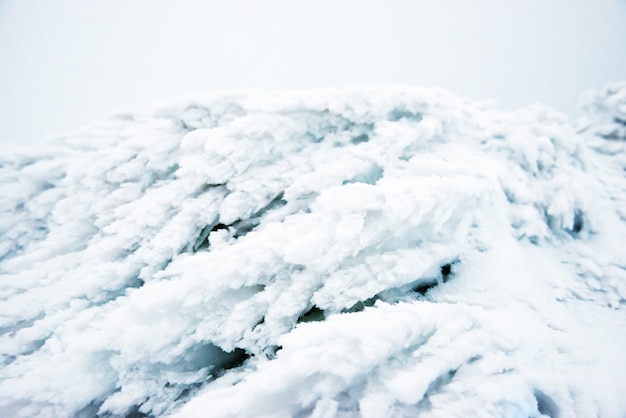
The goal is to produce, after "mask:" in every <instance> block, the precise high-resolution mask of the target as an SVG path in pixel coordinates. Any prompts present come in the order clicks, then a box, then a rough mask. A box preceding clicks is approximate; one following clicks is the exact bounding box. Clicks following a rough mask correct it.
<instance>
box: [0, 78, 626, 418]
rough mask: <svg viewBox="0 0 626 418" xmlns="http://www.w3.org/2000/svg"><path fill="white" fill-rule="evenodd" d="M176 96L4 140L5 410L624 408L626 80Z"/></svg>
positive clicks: (493, 412)
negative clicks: (522, 90) (576, 101)
mask: <svg viewBox="0 0 626 418" xmlns="http://www.w3.org/2000/svg"><path fill="white" fill-rule="evenodd" d="M587 103H588V105H587V108H588V109H589V111H588V113H587V116H585V117H584V118H583V119H581V120H579V121H576V122H575V123H570V122H569V121H568V119H567V118H566V117H564V116H563V115H561V114H559V113H556V112H554V111H552V110H551V109H549V108H546V107H544V106H540V105H534V106H531V107H528V108H524V109H521V110H519V111H515V112H501V111H498V110H497V109H495V108H493V105H491V104H489V103H477V102H473V101H470V100H467V99H461V98H459V97H456V96H454V95H451V94H449V93H447V92H445V91H441V90H434V89H415V88H407V87H360V88H352V89H344V90H327V91H317V92H303V93H292V94H281V95H276V94H274V95H269V94H261V93H245V94H244V93H242V94H232V95H222V96H214V97H205V98H199V99H195V100H191V99H190V100H179V101H177V102H174V103H169V104H164V105H161V106H160V107H158V108H156V109H154V110H153V111H151V112H149V113H146V114H141V115H120V116H118V117H115V118H113V119H111V120H109V121H107V122H106V123H104V124H103V125H101V126H98V127H94V128H93V129H92V130H90V131H86V132H84V133H83V134H80V135H76V136H73V137H65V138H61V139H59V140H58V141H57V142H56V143H52V144H48V145H47V146H45V147H42V148H41V149H38V150H36V151H33V152H30V153H29V154H22V155H13V156H8V157H7V156H1V157H0V186H1V187H2V193H1V194H0V298H1V299H0V300H1V302H0V327H1V328H0V332H1V336H0V354H1V357H0V361H1V363H0V364H1V367H0V412H1V413H0V415H2V416H16V417H31V416H32V417H35V416H37V417H42V416H43V417H46V416H50V417H63V416H83V417H87V416H96V415H99V416H144V415H154V416H160V415H168V414H173V415H176V416H180V417H193V416H202V417H205V416H211V417H212V416H280V417H284V416H315V417H322V416H326V417H330V416H364V417H382V416H389V417H392V416H394V417H395V416H407V415H408V416H415V415H417V414H420V416H441V417H452V416H459V417H467V416H507V417H508V416H511V417H517V416H540V415H541V414H544V415H548V416H561V417H568V416H585V417H587V416H608V417H612V416H615V417H620V416H623V415H624V414H626V401H624V399H623V397H622V394H623V393H624V392H625V391H626V360H625V358H624V356H623V354H622V347H624V344H625V343H626V317H625V316H624V302H625V300H626V253H625V250H624V237H625V236H626V222H625V220H626V197H625V196H626V181H625V179H624V169H625V168H626V157H625V155H626V154H625V150H624V147H625V144H626V135H625V129H626V128H625V127H626V122H625V121H626V118H625V115H626V84H616V85H612V86H609V87H607V88H606V89H605V90H604V91H601V92H597V93H595V95H589V96H588V97H587Z"/></svg>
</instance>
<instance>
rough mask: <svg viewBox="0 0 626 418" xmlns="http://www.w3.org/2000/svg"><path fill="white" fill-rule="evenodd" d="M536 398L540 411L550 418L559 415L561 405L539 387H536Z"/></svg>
mask: <svg viewBox="0 0 626 418" xmlns="http://www.w3.org/2000/svg"><path fill="white" fill-rule="evenodd" d="M534 395H535V399H536V400H537V409H538V410H539V413H540V414H542V415H545V416H548V417H550V418H558V417H559V407H558V405H557V404H556V402H554V400H553V399H552V398H551V397H549V396H548V395H546V394H545V393H544V392H542V391H540V390H539V389H535V393H534Z"/></svg>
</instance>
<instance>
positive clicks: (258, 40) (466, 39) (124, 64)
mask: <svg viewBox="0 0 626 418" xmlns="http://www.w3.org/2000/svg"><path fill="white" fill-rule="evenodd" d="M617 80H626V0H569V1H566V0H472V1H469V0H439V1H437V0H423V1H419V0H414V1H408V0H406V1H405V0H384V1H383V0H380V1H367V0H361V1H356V0H343V1H340V0H334V1H331V0H315V1H313V0H301V1H298V0H291V1H287V0H271V1H265V2H262V1H252V0H250V1H240V0H234V1H220V2H218V1H200V0H198V1H191V0H186V1H182V0H177V1H155V0H152V1H138V0H106V1H96V0H55V1H52V0H0V147H8V146H9V145H10V144H15V143H25V142H27V143H28V142H32V141H34V140H36V139H39V138H43V137H46V136H50V135H54V134H57V133H62V132H66V131H72V130H74V129H76V128H79V127H80V126H82V125H84V124H87V123H89V122H90V121H92V120H97V119H100V118H103V117H106V116H107V115H108V114H109V113H111V112H114V111H124V110H133V109H145V108H146V107H148V106H149V105H150V104H151V103H152V102H154V101H158V100H162V99H168V98H170V97H173V96H178V95H187V94H194V93H202V92H206V91H214V90H228V89H241V88H261V89H265V90H276V89H303V88H312V87H330V86H343V85H347V84H361V83H402V84H409V85H435V86H439V87H444V88H447V89H450V90H452V91H454V92H456V93H458V94H462V95H467V96H471V97H475V98H495V99H496V100H497V101H498V103H499V104H500V105H501V106H502V107H503V108H507V109H508V108H514V107H519V106H522V105H526V104H530V103H532V102H535V101H541V102H544V103H546V104H549V105H551V106H553V107H555V108H557V109H559V110H561V111H564V112H567V113H569V114H575V113H576V111H577V110H576V109H577V101H578V97H579V95H580V93H582V92H583V91H584V90H586V89H589V88H594V87H601V86H602V85H604V84H605V83H606V82H609V81H617ZM0 150H1V148H0Z"/></svg>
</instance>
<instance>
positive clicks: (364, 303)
mask: <svg viewBox="0 0 626 418" xmlns="http://www.w3.org/2000/svg"><path fill="white" fill-rule="evenodd" d="M379 299H380V298H379V297H378V296H373V297H371V298H369V299H365V300H361V301H358V302H357V303H355V304H354V305H352V306H351V307H349V308H347V309H344V310H342V311H341V312H342V313H353V312H361V311H362V310H363V309H365V308H369V307H370V306H374V304H375V303H376V301H377V300H379Z"/></svg>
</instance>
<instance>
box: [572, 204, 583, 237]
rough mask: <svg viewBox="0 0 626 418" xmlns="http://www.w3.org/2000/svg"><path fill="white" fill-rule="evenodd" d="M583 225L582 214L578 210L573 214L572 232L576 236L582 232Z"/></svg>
mask: <svg viewBox="0 0 626 418" xmlns="http://www.w3.org/2000/svg"><path fill="white" fill-rule="evenodd" d="M584 225H585V223H584V219H583V212H582V211H580V210H578V209H577V210H576V212H575V213H574V224H573V225H572V232H573V233H575V234H578V233H579V232H580V231H582V230H583V226H584Z"/></svg>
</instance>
